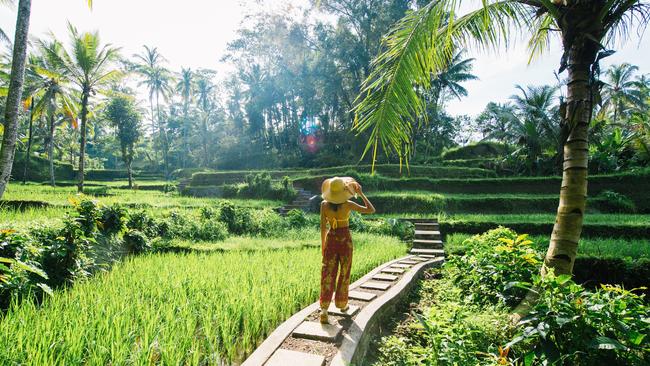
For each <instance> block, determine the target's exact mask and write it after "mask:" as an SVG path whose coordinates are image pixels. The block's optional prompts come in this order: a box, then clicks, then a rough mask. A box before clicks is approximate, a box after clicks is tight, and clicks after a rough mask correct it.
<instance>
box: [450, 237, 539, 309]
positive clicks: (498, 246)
mask: <svg viewBox="0 0 650 366" xmlns="http://www.w3.org/2000/svg"><path fill="white" fill-rule="evenodd" d="M527 237H528V235H525V234H524V235H517V234H516V233H515V232H514V231H512V230H510V229H506V228H504V227H499V228H497V229H494V230H490V231H488V232H487V233H485V234H482V235H477V236H474V237H472V238H470V239H467V241H470V243H463V245H465V246H468V247H470V248H471V249H470V250H469V252H468V253H467V254H465V255H464V256H462V257H459V256H453V257H451V258H449V260H448V262H447V263H446V265H445V268H446V269H447V270H448V272H449V275H450V276H451V277H452V278H453V280H454V282H455V283H456V285H457V286H458V287H459V288H460V289H461V290H462V291H463V292H464V294H465V295H466V296H468V298H469V299H470V300H471V301H472V302H475V303H477V304H505V305H508V306H514V305H516V304H517V303H519V301H521V299H522V298H523V296H524V295H525V292H526V291H525V290H524V289H522V288H520V287H517V286H514V284H515V283H519V282H527V281H531V280H532V278H533V275H535V274H536V273H538V272H539V266H540V264H541V260H542V258H541V255H540V254H539V253H538V252H537V251H535V250H534V249H533V248H531V246H530V245H531V244H532V241H530V240H527Z"/></svg>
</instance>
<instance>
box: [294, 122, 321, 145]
mask: <svg viewBox="0 0 650 366" xmlns="http://www.w3.org/2000/svg"><path fill="white" fill-rule="evenodd" d="M299 142H300V146H301V147H302V149H303V150H305V151H307V152H309V153H312V154H313V153H316V152H318V150H319V149H320V148H321V146H322V145H323V134H322V129H321V124H320V121H318V119H316V118H314V117H309V118H308V117H304V118H303V119H302V121H301V122H300V137H299Z"/></svg>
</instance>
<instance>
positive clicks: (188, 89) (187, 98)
mask: <svg viewBox="0 0 650 366" xmlns="http://www.w3.org/2000/svg"><path fill="white" fill-rule="evenodd" d="M176 91H177V92H179V93H180V94H181V98H183V127H182V133H183V148H184V150H185V156H187V157H189V156H190V144H189V141H188V140H189V129H190V126H189V123H190V119H189V111H190V103H191V101H192V97H193V94H194V73H193V72H192V69H189V68H188V69H186V68H183V69H182V70H181V77H180V79H179V80H178V84H176ZM186 160H187V159H183V164H185V161H186Z"/></svg>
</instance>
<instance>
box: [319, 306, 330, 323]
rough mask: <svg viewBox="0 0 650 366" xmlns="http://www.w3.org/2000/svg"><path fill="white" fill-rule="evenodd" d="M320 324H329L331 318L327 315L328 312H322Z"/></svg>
mask: <svg viewBox="0 0 650 366" xmlns="http://www.w3.org/2000/svg"><path fill="white" fill-rule="evenodd" d="M320 322H321V324H329V316H328V315H327V310H323V309H321V310H320Z"/></svg>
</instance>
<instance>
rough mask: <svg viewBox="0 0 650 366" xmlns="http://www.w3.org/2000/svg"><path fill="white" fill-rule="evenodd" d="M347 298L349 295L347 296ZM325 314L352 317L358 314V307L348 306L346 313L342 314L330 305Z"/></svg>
mask: <svg viewBox="0 0 650 366" xmlns="http://www.w3.org/2000/svg"><path fill="white" fill-rule="evenodd" d="M348 297H349V294H348ZM327 312H328V313H329V314H330V315H336V316H344V317H346V318H349V317H352V316H354V315H355V314H356V313H358V312H359V307H358V306H356V305H348V311H346V312H342V311H341V309H339V308H337V307H336V306H335V305H334V303H332V304H330V307H329V309H327Z"/></svg>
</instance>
